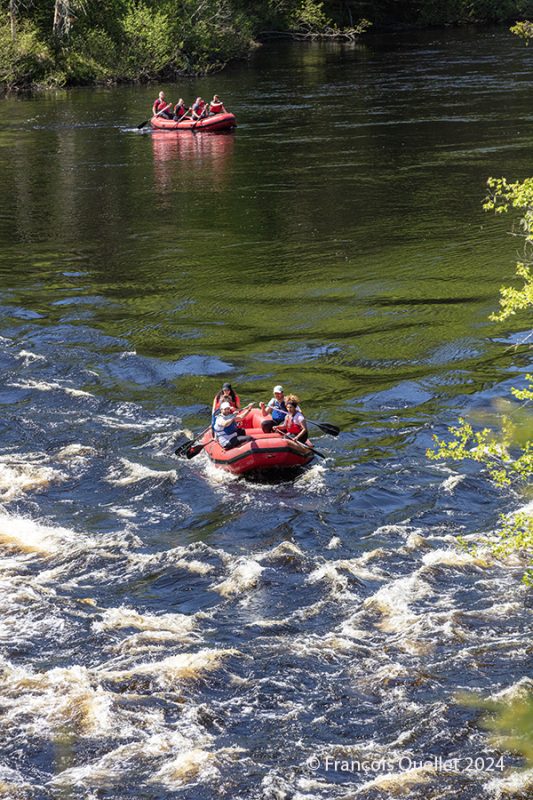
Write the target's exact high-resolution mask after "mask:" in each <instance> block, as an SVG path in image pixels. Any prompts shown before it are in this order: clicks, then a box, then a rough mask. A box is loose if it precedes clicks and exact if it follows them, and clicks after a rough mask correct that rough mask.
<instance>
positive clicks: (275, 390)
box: [274, 383, 283, 394]
mask: <svg viewBox="0 0 533 800" xmlns="http://www.w3.org/2000/svg"><path fill="white" fill-rule="evenodd" d="M276 392H281V393H282V394H283V386H280V385H279V383H278V385H277V386H274V394H276Z"/></svg>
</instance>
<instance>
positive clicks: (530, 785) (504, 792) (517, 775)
mask: <svg viewBox="0 0 533 800" xmlns="http://www.w3.org/2000/svg"><path fill="white" fill-rule="evenodd" d="M483 788H484V789H485V791H486V792H487V795H488V797H491V798H493V799H494V800H501V798H509V797H516V798H526V797H531V794H529V793H530V792H531V791H533V769H526V770H521V771H518V770H516V771H515V772H511V774H510V775H506V776H505V777H504V778H493V779H492V780H491V781H488V782H487V783H485V784H484V786H483Z"/></svg>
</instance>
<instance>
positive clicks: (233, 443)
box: [213, 400, 253, 450]
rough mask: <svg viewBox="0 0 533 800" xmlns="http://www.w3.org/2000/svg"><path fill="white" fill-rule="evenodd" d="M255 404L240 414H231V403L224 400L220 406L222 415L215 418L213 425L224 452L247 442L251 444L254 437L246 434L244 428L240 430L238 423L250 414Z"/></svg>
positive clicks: (248, 406)
mask: <svg viewBox="0 0 533 800" xmlns="http://www.w3.org/2000/svg"><path fill="white" fill-rule="evenodd" d="M252 407H253V403H250V404H249V405H247V406H246V408H244V409H243V410H242V411H239V412H238V413H233V414H232V413H231V408H232V406H231V403H228V401H227V400H224V402H223V403H221V404H220V414H217V416H216V417H215V422H214V424H213V432H214V434H215V436H216V438H217V441H218V443H219V445H220V446H221V447H223V448H224V450H231V449H232V448H233V447H239V446H240V445H241V444H244V443H245V442H251V441H252V437H251V436H246V435H245V434H244V428H240V427H239V425H238V423H239V422H240V420H241V419H244V417H245V416H246V415H247V414H249V413H250V411H251V409H252Z"/></svg>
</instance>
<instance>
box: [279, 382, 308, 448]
mask: <svg viewBox="0 0 533 800" xmlns="http://www.w3.org/2000/svg"><path fill="white" fill-rule="evenodd" d="M299 404H300V399H299V398H298V397H296V395H295V394H290V395H289V396H288V397H287V399H286V400H285V405H286V407H287V416H286V417H285V419H284V421H283V422H282V423H281V425H274V427H273V429H272V430H274V431H279V432H280V433H286V434H287V435H288V436H290V438H291V439H294V440H295V441H296V442H306V441H307V439H308V438H309V433H308V431H307V422H306V421H305V417H304V415H303V414H302V412H301V410H300V405H299Z"/></svg>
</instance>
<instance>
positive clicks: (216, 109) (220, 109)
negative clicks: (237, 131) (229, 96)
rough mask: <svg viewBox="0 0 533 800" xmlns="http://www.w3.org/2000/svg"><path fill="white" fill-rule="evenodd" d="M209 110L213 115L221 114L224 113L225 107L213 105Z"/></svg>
mask: <svg viewBox="0 0 533 800" xmlns="http://www.w3.org/2000/svg"><path fill="white" fill-rule="evenodd" d="M209 110H210V111H211V113H212V114H221V113H222V112H223V111H224V106H223V105H222V103H220V102H218V103H211V104H210V106H209Z"/></svg>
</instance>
